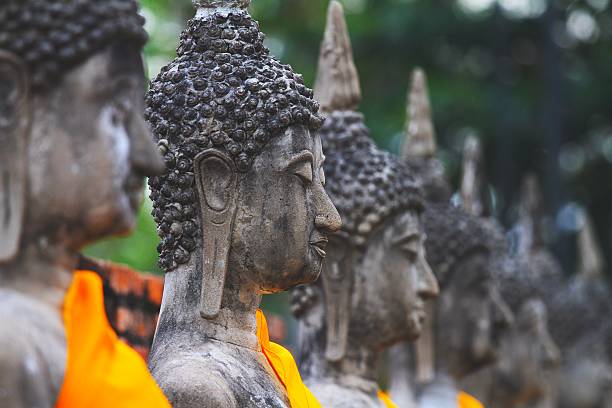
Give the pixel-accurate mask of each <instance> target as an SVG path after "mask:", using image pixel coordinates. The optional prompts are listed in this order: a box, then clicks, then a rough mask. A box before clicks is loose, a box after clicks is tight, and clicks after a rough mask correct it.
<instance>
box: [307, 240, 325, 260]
mask: <svg viewBox="0 0 612 408" xmlns="http://www.w3.org/2000/svg"><path fill="white" fill-rule="evenodd" d="M328 242H329V240H328V239H327V238H326V237H323V236H319V237H317V238H316V239H314V240H312V241H310V245H311V246H312V247H313V249H314V250H315V252H316V253H317V254H318V255H319V256H320V257H321V258H325V256H327V253H326V252H325V248H327V243H328Z"/></svg>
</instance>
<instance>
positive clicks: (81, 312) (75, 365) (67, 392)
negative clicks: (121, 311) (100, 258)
mask: <svg viewBox="0 0 612 408" xmlns="http://www.w3.org/2000/svg"><path fill="white" fill-rule="evenodd" d="M62 314H63V319H64V327H65V330H66V341H67V349H68V361H67V365H66V374H65V376H64V382H63V384H62V388H61V391H60V395H59V398H58V400H57V404H56V408H81V407H87V408H103V407H104V408H106V407H114V408H140V407H146V408H170V404H169V403H168V401H167V400H166V397H165V396H164V394H163V393H162V391H161V390H160V388H159V387H158V386H157V384H156V383H155V380H154V379H153V377H152V376H151V374H149V371H148V369H147V366H146V364H145V362H144V360H143V359H142V358H141V357H140V356H139V355H138V353H136V351H134V350H133V349H132V348H130V347H129V346H128V345H127V344H125V343H123V342H122V341H120V340H119V339H118V338H117V335H116V334H115V332H114V331H113V329H112V328H111V326H110V324H109V323H108V320H107V317H106V313H105V311H104V295H103V289H102V279H100V277H99V276H98V275H97V274H96V273H95V272H90V271H77V272H75V274H74V279H73V281H72V284H71V286H70V288H69V290H68V292H67V294H66V297H65V299H64V306H63V311H62Z"/></svg>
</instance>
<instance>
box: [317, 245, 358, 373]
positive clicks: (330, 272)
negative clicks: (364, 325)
mask: <svg viewBox="0 0 612 408" xmlns="http://www.w3.org/2000/svg"><path fill="white" fill-rule="evenodd" d="M343 241H344V240H343V239H339V238H337V237H332V238H331V239H330V245H329V250H328V254H329V256H328V257H327V259H326V261H325V264H324V266H323V272H322V274H321V279H322V281H323V291H324V294H325V318H326V323H327V324H326V326H327V345H326V348H325V358H326V359H327V360H328V361H331V362H338V361H340V360H342V358H343V357H344V354H345V352H346V345H347V338H348V329H349V321H350V317H351V314H350V310H351V299H352V297H351V293H352V291H353V265H352V263H353V254H354V251H353V250H352V246H351V245H350V244H348V243H347V242H343Z"/></svg>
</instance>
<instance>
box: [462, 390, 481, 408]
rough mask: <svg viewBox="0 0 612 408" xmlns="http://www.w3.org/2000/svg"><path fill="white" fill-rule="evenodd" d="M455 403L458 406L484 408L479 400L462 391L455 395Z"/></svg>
mask: <svg viewBox="0 0 612 408" xmlns="http://www.w3.org/2000/svg"><path fill="white" fill-rule="evenodd" d="M457 405H458V406H459V408H484V406H483V405H482V404H481V403H480V401H478V400H477V399H476V398H474V397H472V396H471V395H470V394H468V393H467V392H463V391H461V392H459V394H458V395H457Z"/></svg>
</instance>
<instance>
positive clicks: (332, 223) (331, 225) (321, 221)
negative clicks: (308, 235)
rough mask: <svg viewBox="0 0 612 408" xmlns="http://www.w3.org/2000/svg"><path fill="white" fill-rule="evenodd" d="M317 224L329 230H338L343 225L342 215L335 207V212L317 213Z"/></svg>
mask: <svg viewBox="0 0 612 408" xmlns="http://www.w3.org/2000/svg"><path fill="white" fill-rule="evenodd" d="M315 226H316V227H317V228H319V229H322V230H325V231H328V232H336V231H338V230H339V229H340V227H341V226H342V221H341V220H340V215H339V214H338V212H337V211H335V208H334V211H333V212H329V213H326V214H319V215H317V216H316V217H315Z"/></svg>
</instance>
